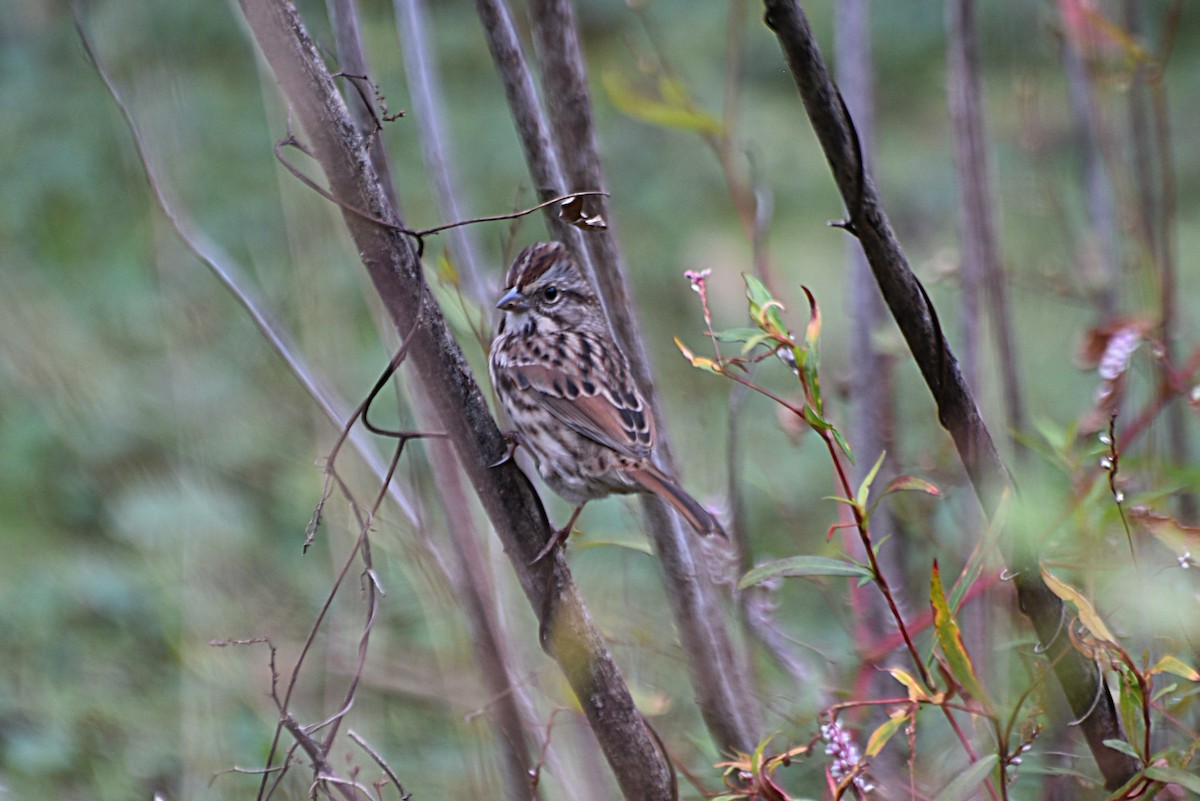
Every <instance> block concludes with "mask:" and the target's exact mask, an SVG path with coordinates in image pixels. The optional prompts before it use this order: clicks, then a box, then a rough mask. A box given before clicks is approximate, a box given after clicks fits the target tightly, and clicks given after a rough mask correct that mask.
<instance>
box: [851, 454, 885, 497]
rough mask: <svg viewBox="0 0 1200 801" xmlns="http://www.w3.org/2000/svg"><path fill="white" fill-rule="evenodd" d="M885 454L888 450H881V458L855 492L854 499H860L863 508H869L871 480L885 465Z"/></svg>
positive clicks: (876, 461)
mask: <svg viewBox="0 0 1200 801" xmlns="http://www.w3.org/2000/svg"><path fill="white" fill-rule="evenodd" d="M885 456H887V451H880V452H879V458H878V459H876V460H875V466H874V467H872V468H871V469H870V471H869V472H868V473H867V475H866V476H865V477H864V478H863V480H862V483H861V484H859V485H858V492H857V493H855V495H854V499H855V500H856V501H858V505H859V506H861V507H862V508H863V509H866V508H867V499H868V498H870V497H871V482H872V481H874V480H875V476H876V475H878V474H879V468H881V467H883V457H885Z"/></svg>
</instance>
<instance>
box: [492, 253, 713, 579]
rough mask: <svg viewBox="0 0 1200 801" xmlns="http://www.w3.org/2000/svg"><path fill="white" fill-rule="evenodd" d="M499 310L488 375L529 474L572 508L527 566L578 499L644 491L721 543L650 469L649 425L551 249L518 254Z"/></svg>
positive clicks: (570, 273) (599, 315) (584, 300)
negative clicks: (531, 464) (528, 459)
mask: <svg viewBox="0 0 1200 801" xmlns="http://www.w3.org/2000/svg"><path fill="white" fill-rule="evenodd" d="M496 308H497V309H500V310H501V311H502V312H503V316H502V319H501V321H500V325H499V328H498V330H497V334H496V337H495V338H494V339H493V341H492V346H491V352H490V355H489V358H488V370H489V373H490V375H491V379H492V386H493V388H494V389H495V391H496V396H497V398H498V399H499V401H500V405H501V406H502V407H503V408H504V410H505V412H506V413H507V414H508V417H509V419H510V420H511V421H512V424H513V426H514V427H515V431H514V432H513V435H514V436H513V441H514V442H515V443H516V445H519V446H523V447H525V448H526V449H527V450H528V451H529V452H530V453H531V454H532V456H533V458H534V460H535V461H536V462H537V467H538V472H539V474H540V475H541V477H542V479H543V480H544V481H545V483H546V484H547V486H549V487H550V488H551V489H552V490H554V492H556V493H557V494H558V495H560V496H561V497H562V498H564V499H565V500H566V501H567V502H569V503H570V504H572V505H573V506H574V507H575V508H574V510H573V512H572V514H571V518H570V520H568V522H567V525H566V526H564V527H563V528H562V529H559V530H557V531H556V532H555V533H554V536H552V537H551V538H550V540H549V541H548V542H547V543H546V546H545V547H544V548H543V549H542V551H541V552H540V553H539V554H538V555H537V557H536V558H535V559H534V560H533V562H534V563H536V562H538V561H540V560H541V559H543V558H544V557H545V556H546V555H547V554H549V553H550V552H551V551H553V550H554V549H555V548H556V547H557V546H558V545H559V544H561V543H562V542H563V541H565V539H566V537H567V535H568V534H569V533H570V531H571V528H572V526H574V524H575V521H576V520H577V519H578V518H579V514H580V512H582V511H583V507H584V505H585V504H587V502H588V501H592V500H596V499H598V498H603V497H605V496H607V495H610V494H631V493H652V494H654V495H657V496H658V497H659V498H661V499H662V500H664V501H666V502H667V503H668V504H670V505H671V506H672V507H674V508H675V510H676V511H678V512H679V514H680V515H682V516H683V518H684V520H686V521H687V522H688V524H689V525H691V527H692V528H693V529H695V530H696V531H697V532H698V533H699V534H702V535H706V536H707V535H710V534H720V535H722V536H724V531H723V530H722V529H721V525H720V523H718V522H717V519H716V518H715V517H714V516H713V514H712V513H711V512H709V511H708V510H707V509H705V508H704V507H703V506H702V505H701V504H700V503H699V502H698V501H697V500H696V499H695V498H693V497H692V496H691V495H689V494H688V493H687V492H686V491H685V490H684V489H683V488H682V487H680V486H679V483H678V482H677V481H676V480H675V479H674V478H672V477H671V476H669V475H667V474H666V473H664V472H663V471H662V470H661V469H659V468H658V467H657V466H656V465H655V464H654V463H653V461H652V454H653V451H654V441H655V432H654V417H653V415H652V414H651V412H650V408H649V405H648V404H647V403H646V400H645V398H644V397H643V396H642V393H641V392H640V391H639V389H638V387H637V385H636V383H635V382H634V380H633V376H632V373H631V370H630V367H629V360H628V359H627V358H626V356H625V354H624V353H623V352H622V351H621V349H620V347H618V345H617V343H616V340H615V339H614V338H613V335H612V332H611V331H610V329H609V327H608V321H607V319H606V317H605V315H604V309H603V308H602V307H601V305H600V299H599V298H598V297H597V295H596V293H595V291H594V290H593V289H592V286H591V284H590V283H589V282H588V280H587V278H586V277H585V276H584V275H583V273H582V271H581V270H580V269H579V265H578V264H577V262H576V261H575V259H574V258H573V257H572V256H571V254H570V253H569V252H568V250H567V248H566V247H565V246H564V245H563V244H562V243H560V242H537V243H534V244H532V245H530V246H528V247H526V248H525V249H524V250H522V251H521V252H520V253H519V254H518V255H517V257H516V259H514V260H513V263H512V266H511V267H509V269H508V273H507V275H506V276H505V282H504V290H503V293H502V294H501V296H500V299H499V301H497V303H496Z"/></svg>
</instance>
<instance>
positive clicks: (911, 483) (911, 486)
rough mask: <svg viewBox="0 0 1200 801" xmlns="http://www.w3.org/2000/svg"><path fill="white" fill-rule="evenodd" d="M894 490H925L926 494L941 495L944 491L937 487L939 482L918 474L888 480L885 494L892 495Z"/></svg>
mask: <svg viewBox="0 0 1200 801" xmlns="http://www.w3.org/2000/svg"><path fill="white" fill-rule="evenodd" d="M893 492H924V493H925V494H926V495H939V496H940V495H941V494H942V491H941V490H940V489H938V488H937V484H934V483H933V482H932V481H926V480H925V479H923V478H917V477H916V476H896V477H895V478H893V479H892V480H891V481H889V482H888V485H887V488H886V489H884V491H883V494H884V495H891V494H892V493H893Z"/></svg>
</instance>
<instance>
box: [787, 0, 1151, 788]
mask: <svg viewBox="0 0 1200 801" xmlns="http://www.w3.org/2000/svg"><path fill="white" fill-rule="evenodd" d="M764 6H765V8H766V23H767V25H768V27H770V28H771V29H772V30H773V31H774V32H775V34H776V36H777V37H778V39H779V43H780V46H781V48H782V49H783V52H784V55H785V56H786V58H787V61H788V65H789V67H790V69H791V72H792V77H793V78H794V80H795V82H796V86H797V88H798V89H799V92H800V96H801V99H802V100H803V102H804V107H805V109H806V111H807V112H808V116H809V119H810V120H811V122H812V124H813V128H814V130H815V132H816V134H817V138H818V140H819V141H820V143H821V147H822V149H823V150H824V152H825V157H826V160H827V161H828V162H829V166H830V169H831V171H832V173H833V177H834V180H835V182H836V183H837V186H838V189H839V191H840V193H841V195H842V199H843V202H844V203H845V205H846V209H847V212H848V218H849V219H848V222H847V223H846V226H845V227H846V228H847V230H848V231H850V232H851V233H853V234H854V235H855V236H856V237H857V238H858V240H859V242H860V243H861V244H862V247H863V250H864V252H865V253H866V256H867V260H868V262H869V263H870V265H871V270H872V272H873V273H874V275H875V280H876V281H877V282H878V283H879V287H880V289H881V290H882V292H883V296H884V300H885V301H886V302H887V304H888V308H889V309H890V310H891V312H892V316H893V317H894V318H895V320H896V323H897V325H898V326H899V327H900V330H901V333H902V334H903V335H904V338H905V341H906V342H907V343H908V346H909V349H910V350H911V351H912V354H913V357H914V358H915V360H916V362H917V365H918V367H919V368H920V370H921V374H922V375H923V376H924V378H925V381H926V383H927V385H928V386H929V388H930V390H931V392H932V394H933V396H934V400H935V401H936V403H937V407H938V419H939V421H940V422H941V424H942V426H943V427H945V428H946V429H947V431H948V432H949V433H950V435H951V437H952V438H953V440H954V444H955V447H956V448H957V449H958V453H959V457H960V459H961V460H962V462H963V466H964V467H965V468H966V471H967V474H968V476H969V477H970V479H971V483H972V485H973V486H974V487H975V493H976V495H977V496H978V497H979V500H980V503H981V504H982V505H983V509H984V513H985V514H987V515H988V516H989V517H991V516H993V515H994V514H995V513H996V509H997V506H998V504H999V500H1000V497H1001V494H1002V492H1003V489H1004V487H1005V486H1007V485H1008V484H1009V483H1010V477H1009V475H1008V472H1007V470H1006V469H1005V467H1004V464H1003V462H1002V461H1001V459H1000V456H999V454H998V453H997V451H996V447H995V444H994V443H993V442H992V438H991V435H990V434H989V433H988V430H987V427H986V426H985V425H984V423H983V420H982V419H981V417H980V415H979V411H978V409H977V408H976V406H975V402H974V399H973V398H972V397H971V394H970V391H969V390H968V388H967V386H966V383H965V382H964V381H963V377H962V374H961V372H960V371H959V370H958V366H957V364H956V362H955V359H954V354H953V353H952V352H951V351H950V348H949V346H948V345H947V343H946V341H945V339H944V338H943V337H942V336H941V331H940V327H939V326H938V323H937V319H936V316H935V312H934V310H933V307H932V304H931V303H930V301H929V299H928V296H927V295H926V294H925V291H924V289H923V288H922V287H921V286H920V283H919V282H918V281H917V279H916V276H914V275H913V274H912V271H911V270H910V269H909V267H908V263H907V260H906V259H905V257H904V253H903V251H902V250H901V249H900V244H899V242H898V240H897V239H896V235H895V233H894V232H893V231H892V228H891V225H890V223H889V222H888V219H887V215H886V214H885V213H884V211H883V208H882V207H881V205H880V202H879V198H878V195H877V193H876V191H875V186H874V184H873V183H872V181H871V178H870V176H869V174H868V173H867V171H866V169H865V167H864V165H863V164H862V163H861V154H860V152H859V150H858V148H857V146H856V138H855V134H854V131H853V126H852V123H851V121H850V120H849V119H848V117H847V116H846V113H845V110H844V106H843V105H842V103H841V101H840V98H839V95H838V92H837V89H836V88H835V87H834V85H833V82H832V81H831V80H830V78H829V75H828V73H827V71H826V69H825V64H824V61H823V59H822V58H821V55H820V52H819V50H818V48H817V46H816V41H815V40H814V38H813V35H812V30H811V28H810V27H809V24H808V20H807V18H806V17H805V15H804V12H803V11H802V10H801V8H800V6H799V4H798V3H797V2H796V0H764ZM1036 554H1037V548H1036V543H1032V542H1029V541H1025V542H1018V543H1015V544H1014V545H1013V546H1012V547H1011V548H1010V551H1009V561H1010V564H1011V565H1012V568H1013V570H1014V571H1015V573H1016V577H1015V584H1016V587H1017V597H1018V601H1019V604H1020V607H1021V611H1022V612H1024V613H1025V615H1026V616H1028V617H1029V619H1030V620H1031V622H1032V623H1033V626H1034V629H1035V630H1036V631H1037V634H1038V637H1039V639H1040V640H1041V643H1042V645H1043V648H1044V651H1045V652H1046V653H1047V655H1048V657H1049V658H1050V661H1051V663H1052V664H1053V665H1054V670H1055V675H1056V676H1057V678H1058V680H1059V684H1060V685H1061V686H1062V688H1063V690H1064V691H1065V693H1066V696H1067V700H1068V703H1069V704H1070V707H1071V709H1072V710H1073V712H1074V714H1075V715H1076V717H1077V719H1078V720H1079V723H1080V727H1081V729H1082V731H1083V733H1084V736H1085V737H1086V738H1087V742H1088V746H1089V748H1090V749H1091V751H1092V755H1093V757H1094V758H1095V760H1096V764H1097V766H1098V767H1099V769H1100V772H1101V773H1102V774H1103V776H1104V781H1105V785H1106V786H1107V787H1109V788H1110V789H1116V788H1118V787H1120V786H1122V785H1123V784H1125V782H1126V781H1128V780H1129V779H1130V778H1132V777H1133V776H1134V775H1135V774H1136V773H1137V771H1138V768H1139V765H1138V762H1137V760H1136V759H1134V758H1133V757H1131V756H1129V755H1128V754H1125V753H1122V752H1120V751H1117V750H1115V749H1112V748H1109V747H1108V746H1106V745H1105V744H1104V740H1106V739H1119V740H1125V735H1124V732H1123V731H1122V728H1121V723H1120V719H1119V718H1118V717H1117V714H1116V708H1115V706H1114V704H1113V701H1112V697H1111V696H1110V695H1109V692H1108V689H1107V686H1106V683H1105V680H1104V677H1103V675H1102V674H1101V673H1100V671H1099V670H1098V668H1097V667H1096V665H1095V664H1093V663H1092V661H1091V660H1089V659H1086V658H1085V657H1084V656H1083V655H1082V654H1080V653H1078V652H1077V651H1075V649H1074V648H1073V647H1072V646H1071V644H1070V642H1069V641H1068V638H1067V637H1065V636H1063V634H1062V628H1063V626H1062V622H1063V615H1064V610H1063V604H1062V601H1061V600H1060V599H1059V598H1058V597H1057V596H1056V595H1054V594H1053V593H1052V592H1051V591H1050V589H1049V588H1048V587H1046V585H1045V584H1044V583H1043V582H1042V580H1041V576H1040V573H1039V570H1038V561H1037V556H1036Z"/></svg>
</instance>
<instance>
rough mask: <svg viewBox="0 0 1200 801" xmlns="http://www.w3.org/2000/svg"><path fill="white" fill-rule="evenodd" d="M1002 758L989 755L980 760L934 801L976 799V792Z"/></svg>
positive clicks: (948, 785) (951, 783)
mask: <svg viewBox="0 0 1200 801" xmlns="http://www.w3.org/2000/svg"><path fill="white" fill-rule="evenodd" d="M999 761H1000V758H999V757H998V756H996V755H995V754H988V755H987V756H983V757H980V758H979V761H978V762H976V763H975V764H974V765H971V766H970V767H969V768H967V769H966V770H964V771H963V772H962V773H960V774H958V777H957V778H955V779H954V781H952V782H950V783H949V784H947V785H946V787H945V789H943V790H942V791H941V792H940V793H938V794H937V798H935V799H934V801H967V799H969V798H974V797H975V790H976V789H977V788H978V787H979V785H981V784H983V783H984V782H985V781H986V780H987V778H988V774H990V773H991V772H992V770H993V769H994V768H995V767H996V763H997V762H999Z"/></svg>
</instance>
